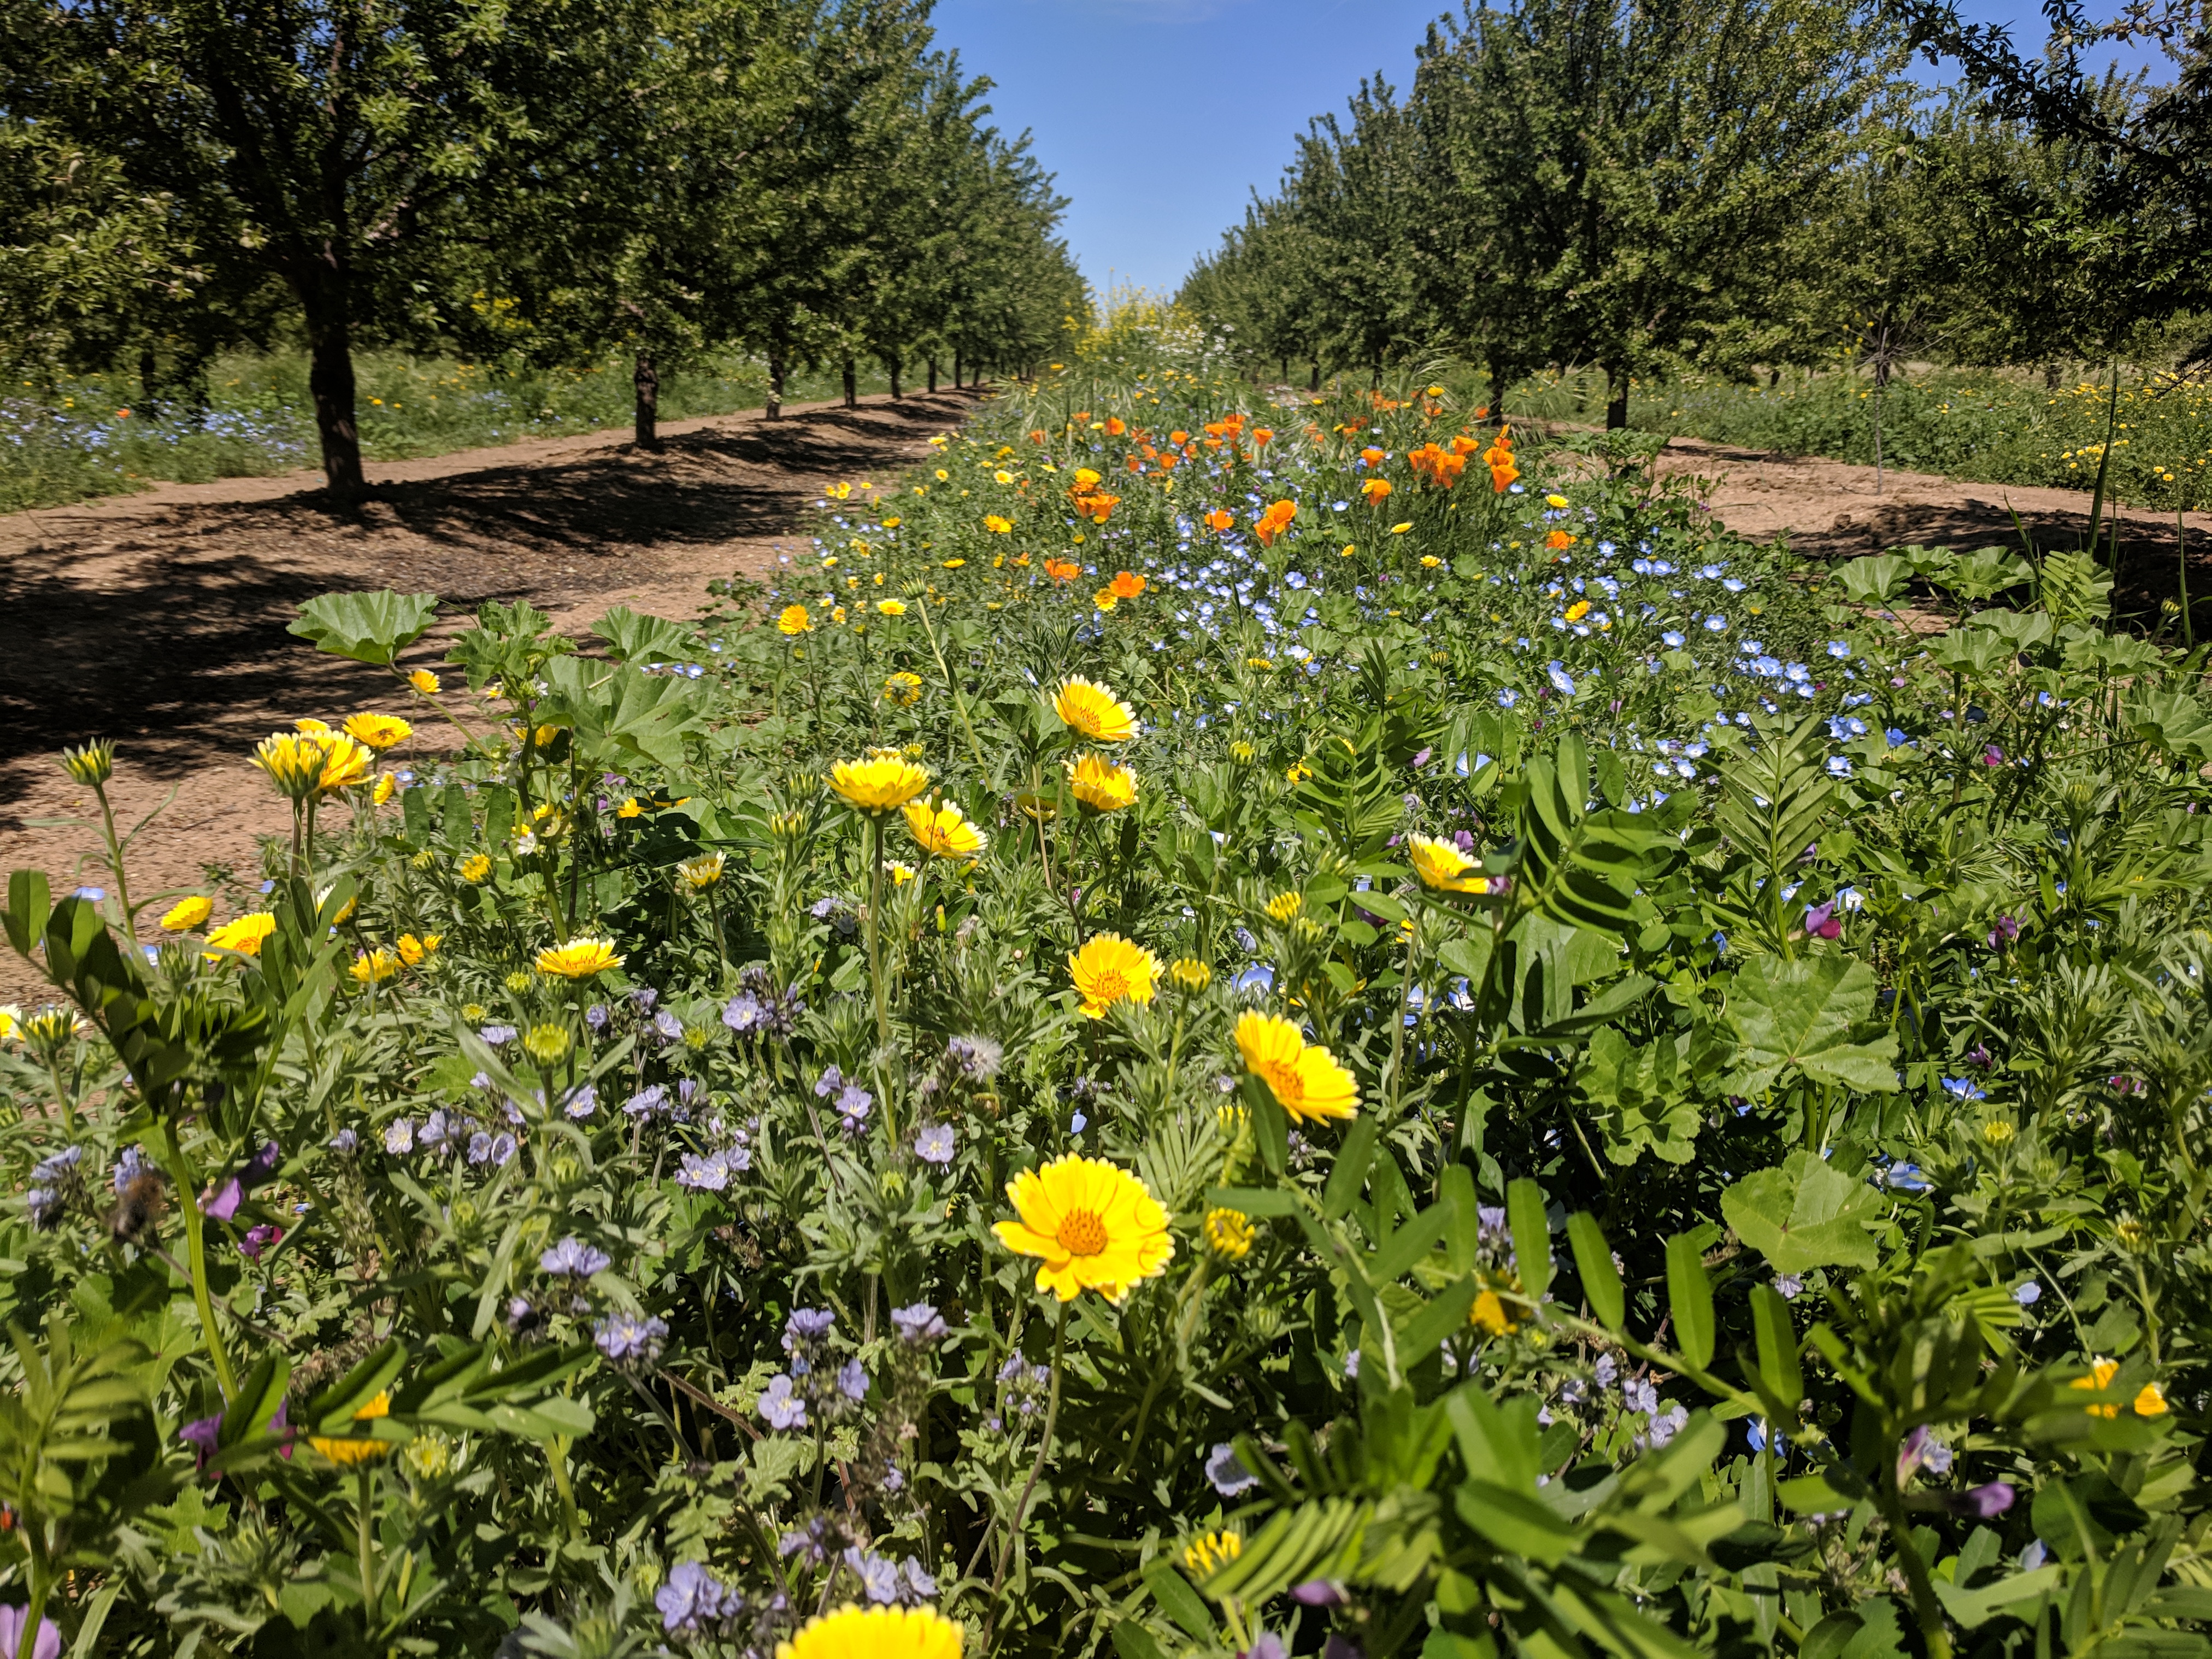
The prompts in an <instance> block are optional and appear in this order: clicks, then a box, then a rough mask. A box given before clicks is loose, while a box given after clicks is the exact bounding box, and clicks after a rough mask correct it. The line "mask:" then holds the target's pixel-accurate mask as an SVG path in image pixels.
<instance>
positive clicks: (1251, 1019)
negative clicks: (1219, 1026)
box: [1237, 1009, 1359, 1123]
mask: <svg viewBox="0 0 2212 1659" xmlns="http://www.w3.org/2000/svg"><path fill="white" fill-rule="evenodd" d="M1237 1052H1238V1053H1239V1054H1243V1056H1244V1066H1245V1069H1246V1070H1247V1071H1249V1072H1250V1073H1252V1074H1253V1075H1254V1076H1255V1077H1257V1078H1258V1079H1260V1080H1261V1082H1262V1083H1264V1084H1266V1085H1267V1089H1268V1091H1269V1092H1270V1093H1272V1094H1273V1096H1274V1097H1275V1098H1276V1100H1277V1101H1278V1102H1279V1103H1280V1104H1281V1106H1282V1109H1284V1110H1285V1112H1288V1113H1289V1114H1290V1115H1291V1116H1292V1117H1293V1118H1296V1119H1297V1121H1299V1122H1301V1123H1304V1122H1305V1121H1308V1120H1309V1119H1324V1118H1345V1117H1352V1116H1354V1115H1357V1114H1358V1110H1359V1085H1358V1083H1357V1082H1356V1081H1355V1080H1354V1079H1353V1078H1352V1073H1349V1072H1347V1071H1346V1070H1345V1069H1344V1067H1343V1066H1340V1064H1338V1063H1337V1059H1336V1056H1335V1055H1334V1054H1330V1053H1329V1051H1328V1049H1326V1048H1320V1047H1317V1046H1316V1045H1313V1044H1310V1043H1309V1042H1307V1041H1306V1040H1305V1036H1304V1034H1303V1033H1302V1032H1301V1031H1300V1030H1298V1028H1297V1026H1296V1025H1294V1024H1291V1022H1290V1021H1289V1020H1287V1019H1285V1018H1281V1017H1280V1016H1279V1015H1276V1014H1263V1013H1261V1012H1258V1011H1257V1010H1256V1009H1248V1010H1246V1011H1245V1012H1244V1013H1243V1015H1242V1016H1240V1017H1239V1018H1238V1019H1237Z"/></svg>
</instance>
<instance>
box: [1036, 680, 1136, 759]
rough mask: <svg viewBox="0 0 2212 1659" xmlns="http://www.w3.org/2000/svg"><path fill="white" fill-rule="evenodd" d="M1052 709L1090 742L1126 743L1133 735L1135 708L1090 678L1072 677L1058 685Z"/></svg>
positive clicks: (1134, 730) (1134, 734)
mask: <svg viewBox="0 0 2212 1659" xmlns="http://www.w3.org/2000/svg"><path fill="white" fill-rule="evenodd" d="M1052 712H1053V713H1054V714H1057V715H1059V716H1060V720H1062V721H1063V722H1064V723H1065V724H1066V726H1067V727H1068V729H1069V730H1071V731H1073V732H1080V733H1081V734H1082V735H1083V736H1085V737H1086V738H1090V739H1091V742H1093V743H1127V741H1128V740H1129V739H1130V738H1133V737H1135V736H1136V735H1137V716H1136V713H1135V711H1134V710H1133V709H1132V708H1130V707H1129V705H1128V704H1127V703H1126V702H1122V701H1121V699H1120V698H1119V697H1116V696H1115V695H1114V694H1113V693H1112V692H1111V691H1109V690H1107V689H1106V688H1105V687H1104V686H1103V685H1099V684H1095V683H1094V682H1092V681H1091V680H1083V679H1073V680H1069V681H1067V682H1066V684H1063V685H1061V687H1060V690H1059V691H1058V692H1056V693H1055V694H1054V696H1053V700H1052Z"/></svg>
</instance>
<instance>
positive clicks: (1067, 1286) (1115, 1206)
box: [991, 1152, 1175, 1303]
mask: <svg viewBox="0 0 2212 1659" xmlns="http://www.w3.org/2000/svg"><path fill="white" fill-rule="evenodd" d="M1006 1200H1007V1202H1009V1203H1011V1204H1012V1206H1014V1209H1015V1211H1016V1212H1017V1213H1018V1214H1019V1216H1020V1217H1021V1219H1020V1220H1018V1221H1001V1222H999V1223H997V1224H996V1225H994V1227H993V1228H992V1230H991V1231H993V1232H994V1233H996V1234H997V1235H998V1237H999V1243H1001V1244H1003V1245H1005V1246H1006V1248H1007V1249H1010V1250H1012V1251H1013V1252H1014V1253H1015V1254H1016V1255H1033V1256H1037V1257H1039V1258H1041V1259H1042V1265H1040V1266H1039V1267H1038V1268H1037V1276H1036V1287H1037V1289H1039V1290H1041V1291H1051V1292H1052V1293H1053V1294H1054V1296H1056V1297H1059V1298H1060V1300H1061V1301H1062V1302H1073V1300H1074V1299H1075V1297H1076V1295H1077V1293H1078V1292H1079V1291H1097V1292H1098V1293H1099V1294H1100V1295H1102V1296H1103V1297H1105V1298H1106V1299H1107V1300H1108V1301H1109V1302H1114V1303H1118V1302H1120V1301H1121V1298H1122V1297H1125V1296H1127V1294H1128V1293H1129V1290H1130V1287H1131V1286H1132V1285H1135V1284H1136V1283H1137V1282H1138V1281H1139V1279H1152V1278H1155V1277H1157V1276H1158V1274H1160V1273H1164V1272H1165V1271H1166V1270H1167V1265H1168V1263H1169V1261H1171V1260H1172V1259H1173V1258H1174V1256H1175V1240H1174V1239H1173V1238H1171V1237H1169V1235H1168V1212H1166V1211H1165V1210H1164V1209H1162V1208H1161V1207H1160V1205H1159V1201H1158V1200H1157V1199H1155V1198H1154V1197H1153V1196H1152V1192H1151V1190H1150V1189H1149V1188H1146V1185H1145V1183H1144V1182H1142V1181H1139V1179H1138V1178H1137V1177H1136V1176H1133V1175H1131V1174H1130V1173H1129V1172H1128V1171H1127V1170H1124V1169H1121V1168H1119V1167H1118V1166H1116V1165H1115V1164H1109V1163H1107V1162H1106V1161H1105V1160H1104V1159H1103V1158H1083V1157H1079V1156H1078V1155H1077V1154H1075V1153H1073V1152H1071V1153H1069V1154H1068V1155H1067V1156H1066V1157H1065V1158H1054V1160H1053V1161H1052V1162H1051V1163H1049V1164H1046V1165H1044V1166H1043V1167H1042V1169H1036V1170H1024V1171H1023V1172H1022V1173H1021V1174H1020V1175H1018V1176H1015V1177H1014V1179H1012V1181H1010V1182H1007V1183H1006Z"/></svg>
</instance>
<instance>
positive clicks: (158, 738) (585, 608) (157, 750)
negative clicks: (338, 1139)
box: [0, 392, 969, 1002]
mask: <svg viewBox="0 0 2212 1659" xmlns="http://www.w3.org/2000/svg"><path fill="white" fill-rule="evenodd" d="M968 407H969V398H967V397H966V396H964V395H962V394H958V393H951V392H947V393H940V394H939V395H937V396H935V397H927V396H918V397H908V398H904V399H902V401H901V402H899V403H896V404H893V403H891V402H890V400H889V399H888V398H866V399H863V400H862V405H861V407H860V409H859V410H844V409H842V408H841V407H838V406H836V405H832V404H819V405H812V406H802V407H799V408H797V409H793V410H787V415H786V418H785V419H783V420H781V421H779V422H768V421H764V420H762V419H761V418H760V417H759V416H757V414H755V415H735V416H714V417H712V418H709V419H705V420H699V421H687V422H671V424H669V425H668V426H666V427H665V428H663V431H664V433H665V435H666V437H667V443H666V446H665V449H664V450H663V452H662V453H659V454H658V455H648V454H643V453H639V452H637V451H635V450H634V449H632V448H631V447H629V445H628V443H627V442H626V439H627V436H628V434H627V432H626V431H614V432H599V433H588V434H583V435H576V436H571V437H566V438H552V439H544V440H538V441H532V442H528V443H521V444H513V445H508V446H505V447H500V448H495V449H481V450H470V451H465V452H462V453H458V454H453V455H444V456H440V457H437V458H435V459H428V460H416V461H398V462H392V463H389V464H383V465H372V466H371V467H370V468H369V477H370V479H371V482H372V483H373V485H374V490H373V493H372V495H371V496H370V498H369V499H368V501H366V502H364V503H363V504H362V507H361V508H360V509H359V510H358V511H357V512H354V513H344V512H341V511H339V510H337V509H336V508H335V507H332V506H331V504H330V503H329V502H328V501H325V499H324V498H323V496H322V495H321V492H320V490H319V488H318V487H317V486H318V484H319V476H318V475H314V474H309V473H293V474H289V475H287V476H284V477H274V478H235V479H225V480H222V481H220V482H218V483H209V484H170V485H164V486H163V487H161V488H160V489H153V490H149V491H147V492H146V493H144V494H143V495H127V496H115V497H109V498H106V499H103V500H100V501H86V502H82V503H80V504H78V505H76V506H73V507H58V508H47V509H41V510H40V511H38V512H36V513H16V514H13V515H10V516H8V517H0V872H5V871H7V870H10V869H14V868H15V867H17V866H24V865H33V866H39V867H42V868H44V869H45V870H46V872H48V874H49V875H50V876H51V877H52V879H53V880H54V882H55V883H56V884H57V885H58V886H64V887H65V886H67V885H70V884H74V883H76V882H77V881H80V880H81V881H84V882H87V883H89V884H99V885H103V886H104V885H106V884H107V878H106V877H105V876H104V875H102V874H100V873H99V872H98V870H97V869H96V867H95V866H94V863H93V861H92V856H93V854H94V853H95V851H96V849H97V848H98V846H99V837H98V834H97V831H96V829H95V828H94V826H93V825H91V824H89V823H78V824H76V825H74V826H70V825H65V824H64V823H58V822H57V820H64V819H69V818H72V817H82V815H86V814H89V813H94V812H96V811H97V808H98V804H97V802H96V801H95V800H94V799H93V798H92V796H91V795H90V793H89V792H88V791H86V790H83V789H81V788H78V787H76V786H75V785H73V784H71V783H70V781H69V780H68V778H67V777H66V776H65V775H64V774H63V773H62V771H61V769H60V768H59V767H58V765H57V764H56V763H55V761H54V756H55V754H56V752H57V751H58V750H59V749H60V748H61V746H62V745H63V744H65V743H74V742H79V741H82V740H83V739H85V738H91V737H101V736H104V737H112V738H115V739H116V741H117V744H118V766H117V774H116V781H115V782H114V784H113V785H112V786H111V793H112V799H113V800H114V801H115V803H116V805H117V808H118V812H119V814H121V815H122V816H123V817H125V821H126V826H127V823H130V822H134V821H135V820H136V819H137V817H139V816H141V815H143V813H145V812H147V811H150V810H152V809H153V808H155V807H156V806H161V805H163V803H164V802H165V801H166V802H167V805H166V808H165V809H164V810H163V811H162V812H161V816H160V817H159V818H157V819H156V820H155V823H153V825H152V826H150V827H149V829H147V830H146V831H145V832H144V834H143V836H141V838H140V840H139V842H137V845H136V847H135V848H134V849H133V856H132V858H131V863H130V868H131V888H132V896H133V897H134V898H138V897H143V896H147V895H149V894H151V893H155V892H160V891H164V890H199V891H207V890H210V889H211V885H212V887H213V888H218V889H219V888H222V887H225V886H228V889H229V892H228V895H227V896H228V898H229V900H230V901H231V902H232V903H233V905H234V904H235V903H236V902H239V901H240V900H242V898H243V897H244V896H245V895H246V892H247V891H249V890H251V888H252V886H254V885H258V880H259V872H258V866H257V862H256V858H255V842H254V837H255V836H256V835H257V834H274V833H277V832H278V831H280V830H282V829H283V828H284V827H285V825H286V824H287V823H288V822H289V819H288V818H287V817H286V814H285V811H284V810H283V806H282V804H281V803H280V802H279V801H278V800H277V799H276V797H275V796H274V794H273V793H272V792H271V791H270V789H269V788H268V787H267V786H266V785H265V783H264V781H263V780H262V778H261V776H260V775H259V774H258V773H257V772H255V771H254V770H253V769H252V768H251V767H250V766H249V765H248V764H247V763H246V752H247V751H248V750H250V749H251V748H252V744H253V743H254V742H255V740H256V739H258V738H260V737H262V736H264V734H266V733H267V732H270V731H272V730H275V729H276V728H278V727H280V726H287V725H289V723H290V722H291V721H292V720H294V719H295V718H296V717H297V716H299V715H301V714H319V715H324V716H339V717H342V716H343V715H344V714H347V713H349V712H351V711H353V710H354V709H356V708H364V707H367V708H386V709H389V710H392V711H393V712H401V711H402V710H403V709H404V702H405V699H404V696H398V695H394V687H393V684H392V679H391V678H390V676H388V675H386V674H385V673H383V672H382V671H375V670H370V669H366V668H362V667H359V666H357V665H354V664H350V663H346V662H342V661H340V660H338V659H335V658H331V657H326V656H324V655H323V654H321V653H319V652H317V651H315V650H314V649H313V647H310V646H309V645H308V644H307V642H306V641H303V640H300V639H297V638H295V637H294V636H292V635H289V634H287V633H286V632H285V628H286V626H287V624H289V623H290V622H291V620H292V618H293V617H294V616H295V615H296V614H297V607H298V605H300V603H301V601H302V600H305V599H310V598H312V597H313V596H314V595H315V594H317V593H320V592H329V591H331V590H333V589H347V588H378V587H392V588H396V589H398V590H399V591H400V592H430V593H436V594H438V595H439V596H440V597H441V599H443V600H445V602H446V605H445V611H444V613H443V614H444V615H445V617H447V621H446V623H444V624H443V625H442V626H441V628H440V629H438V630H436V631H435V632H434V634H433V635H431V637H429V638H428V639H426V640H424V641H422V643H420V644H418V645H417V646H416V647H414V648H413V649H412V650H411V651H410V652H409V653H407V655H406V659H405V661H406V663H407V665H416V664H417V663H420V664H422V665H430V664H434V663H435V661H436V659H438V658H440V657H441V656H443V655H444V653H445V649H446V647H445V642H444V641H445V640H446V639H447V637H450V635H451V633H452V632H453V629H456V628H458V627H459V625H460V623H462V622H463V621H464V620H465V618H466V617H467V616H468V615H469V614H470V613H471V611H473V610H474V608H475V607H476V606H477V605H479V604H481V603H482V602H483V601H484V600H486V599H518V598H526V599H530V600H531V601H532V603H533V604H536V605H539V606H540V607H542V608H544V610H546V611H549V612H550V613H551V615H552V616H553V617H554V620H555V623H556V626H561V627H563V628H564V629H567V630H568V631H569V632H570V633H572V634H574V633H577V632H580V631H581V630H582V629H584V628H585V627H586V626H587V625H588V624H589V623H590V622H591V621H592V618H594V617H598V616H599V614H600V613H601V612H603V611H605V609H606V608H607V607H608V606H609V605H616V604H623V605H630V606H632V607H633V608H635V609H636V610H639V611H650V612H653V613H654V614H657V615H660V616H665V617H674V618H678V619H681V618H684V617H690V616H693V615H695V614H696V612H697V611H698V610H699V608H700V606H701V605H702V603H703V602H704V601H705V599H706V597H707V595H706V592H705V589H706V585H707V583H708V581H710V580H714V578H716V577H722V576H728V575H732V574H747V575H758V574H761V573H763V571H765V570H766V569H767V568H769V566H771V565H772V564H774V562H775V557H776V555H777V553H778V552H780V551H784V550H796V549H798V548H799V547H802V546H804V538H803V537H802V536H801V535H800V534H799V532H800V531H801V528H802V526H803V525H804V524H805V514H806V509H807V505H808V503H809V502H811V501H812V500H814V499H815V497H816V495H817V492H818V491H819V489H820V488H821V486H822V485H823V484H824V483H830V482H833V481H835V480H836V479H840V478H848V479H858V478H864V477H868V476H869V474H870V472H871V471H886V470H888V469H890V468H892V467H894V466H897V465H902V464H903V463H904V462H906V461H908V460H909V459H912V458H913V457H914V456H915V454H916V453H920V451H921V447H922V445H923V444H924V442H925V441H927V439H928V438H929V437H930V436H931V435H933V434H935V433H938V432H941V431H944V430H945V428H948V427H949V426H951V425H952V424H953V423H955V422H957V421H958V420H959V419H960V418H961V416H963V414H964V412H965V411H966V410H967V408H968ZM418 726H421V727H422V732H423V735H424V736H425V737H426V738H429V739H430V740H431V741H433V742H435V741H436V738H435V734H434V733H433V732H431V730H430V729H429V727H428V724H427V723H422V722H418ZM172 797H173V798H172ZM210 866H212V867H213V868H214V869H215V870H216V871H217V872H223V871H228V872H230V877H231V879H230V880H229V881H228V883H225V882H223V881H222V880H221V879H217V880H216V881H215V882H213V883H212V884H210V878H209V876H208V873H207V872H208V870H209V869H210ZM0 958H4V959H0V1002H4V1001H21V1000H24V999H25V998H37V997H38V996H39V995H40V989H39V987H38V986H37V984H36V982H35V981H34V980H33V978H32V976H31V975H28V974H27V971H25V970H24V969H23V967H22V964H21V963H19V962H17V961H16V960H15V956H14V953H13V952H12V951H6V950H5V949H4V948H0Z"/></svg>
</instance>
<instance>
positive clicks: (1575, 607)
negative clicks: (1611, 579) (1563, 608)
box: [1566, 599, 1590, 623]
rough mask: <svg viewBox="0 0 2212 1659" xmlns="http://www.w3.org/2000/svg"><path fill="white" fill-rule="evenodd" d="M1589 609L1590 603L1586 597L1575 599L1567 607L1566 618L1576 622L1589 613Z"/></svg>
mask: <svg viewBox="0 0 2212 1659" xmlns="http://www.w3.org/2000/svg"><path fill="white" fill-rule="evenodd" d="M1589 610H1590V604H1589V600H1588V599H1577V600H1576V601H1575V602H1574V603H1573V604H1572V605H1569V606H1568V607H1567V616H1566V619H1567V620H1568V621H1569V622H1571V623H1578V622H1580V621H1581V620H1582V619H1583V617H1587V616H1589Z"/></svg>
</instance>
